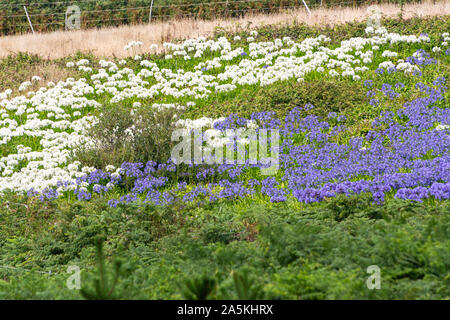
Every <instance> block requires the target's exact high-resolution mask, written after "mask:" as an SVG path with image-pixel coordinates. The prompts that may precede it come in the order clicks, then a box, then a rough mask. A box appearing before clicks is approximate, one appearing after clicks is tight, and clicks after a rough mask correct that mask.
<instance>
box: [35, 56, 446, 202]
mask: <svg viewBox="0 0 450 320" xmlns="http://www.w3.org/2000/svg"><path fill="white" fill-rule="evenodd" d="M414 62H416V63H417V61H414ZM420 62H422V61H420ZM444 83H445V79H444V78H443V77H439V78H438V79H436V80H435V81H434V82H433V86H434V87H433V86H426V85H425V84H423V83H421V82H418V83H417V84H416V88H418V89H419V90H420V91H421V92H423V93H424V94H426V96H425V97H421V98H417V99H415V100H413V101H411V102H408V103H405V104H404V106H403V108H400V109H398V110H397V111H395V112H393V111H381V112H380V114H379V116H378V117H377V118H376V119H375V120H374V121H373V122H372V129H371V130H370V131H368V132H367V134H366V135H365V136H354V137H352V138H350V139H349V140H348V141H347V142H346V143H341V144H340V143H337V142H335V141H336V139H335V138H336V137H337V136H338V135H339V134H341V133H343V132H345V131H346V126H345V121H346V118H345V116H343V115H340V116H338V115H337V114H336V113H330V114H329V115H328V117H327V119H325V120H324V119H321V118H319V117H317V116H315V115H305V111H307V110H310V109H312V108H314V106H312V105H311V104H307V105H306V106H305V107H297V108H295V109H293V110H291V111H290V112H289V113H288V114H287V115H286V117H285V119H284V121H281V120H280V119H277V118H276V117H275V113H274V112H258V113H253V114H252V115H251V117H250V118H249V119H250V120H255V121H256V122H257V123H258V125H259V127H260V128H267V129H278V130H279V132H280V136H281V138H282V143H281V146H280V150H282V152H281V153H280V159H279V160H280V170H279V171H278V173H277V174H276V175H275V176H271V177H260V178H257V179H254V178H256V177H257V176H256V175H255V174H253V175H255V176H254V177H253V178H248V176H249V175H252V173H251V172H254V171H252V170H253V169H254V168H259V167H261V166H262V165H261V164H256V165H255V164H249V163H248V162H247V163H246V164H243V165H230V164H224V165H216V166H208V167H205V166H196V165H191V169H192V168H194V169H196V171H195V172H196V174H195V175H194V176H191V175H189V174H188V173H186V172H180V168H179V167H177V166H176V165H175V164H173V163H172V162H170V161H169V162H168V163H165V164H157V163H155V162H153V161H150V162H148V163H146V164H143V163H123V164H122V172H121V175H120V176H115V175H113V174H111V173H108V172H104V171H102V170H96V171H94V172H92V173H90V174H87V175H86V176H84V177H81V178H78V179H77V181H76V183H75V185H76V189H75V191H74V192H75V195H76V196H77V198H78V199H79V200H85V201H87V200H90V199H91V198H92V197H93V196H103V197H108V198H110V197H111V196H107V195H105V194H106V193H108V192H109V191H110V190H111V189H116V188H119V190H121V191H122V193H123V194H124V195H123V196H121V197H120V198H117V199H109V202H108V203H109V205H110V206H113V207H115V206H117V205H118V204H120V203H130V202H134V201H137V200H142V201H144V202H150V203H154V204H156V205H165V204H168V203H171V202H173V201H175V200H176V199H178V200H182V201H184V202H195V201H209V202H214V201H218V200H220V199H231V200H233V199H242V198H245V197H251V196H253V195H255V194H260V195H263V196H267V197H268V198H269V199H270V201H271V202H283V201H287V200H288V199H289V198H291V199H296V200H297V201H300V202H303V203H312V202H320V201H322V200H323V199H325V198H330V197H335V196H336V195H338V194H346V195H351V194H360V193H366V192H367V193H371V194H372V196H373V199H374V201H375V202H377V203H382V202H383V201H384V199H385V196H386V195H387V194H390V195H391V196H394V197H396V198H399V199H410V200H415V201H422V200H423V199H426V198H435V199H437V200H444V199H449V198H450V183H449V182H448V178H449V176H450V154H449V148H450V135H449V129H448V128H444V129H442V130H437V129H436V128H435V127H436V123H438V124H440V125H449V124H450V108H440V107H439V106H437V105H436V102H438V101H442V100H444V93H445V92H446V90H447V87H445V86H444ZM372 84H373V83H372V81H366V86H367V87H372ZM401 87H402V88H403V86H401ZM370 92H375V91H374V90H373V89H371V91H370ZM381 92H382V93H383V94H385V95H386V96H388V97H389V98H390V99H394V98H396V97H397V95H398V94H397V93H395V91H394V90H393V88H392V86H390V85H388V84H384V85H383V86H382V88H381ZM249 119H246V118H241V117H239V116H238V115H236V114H233V115H230V116H229V117H227V118H226V119H225V120H224V121H222V122H219V123H216V125H215V128H216V129H219V130H226V129H232V128H239V127H242V126H245V124H246V123H247V120H249ZM298 139H300V141H301V142H300V143H299V142H298V141H297V140H298ZM185 176H186V177H185ZM185 178H186V179H185ZM189 179H191V180H190V183H189V184H188V183H187V182H186V180H189ZM192 179H193V180H192ZM64 184H65V185H67V183H61V184H59V186H61V185H64ZM29 196H39V197H40V199H41V200H43V201H44V200H54V199H57V198H58V197H59V196H61V194H60V193H58V192H57V191H56V190H51V189H46V190H44V191H43V192H42V193H41V194H38V193H36V192H34V191H33V190H30V192H29Z"/></svg>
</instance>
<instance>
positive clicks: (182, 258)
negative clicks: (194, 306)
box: [0, 16, 450, 299]
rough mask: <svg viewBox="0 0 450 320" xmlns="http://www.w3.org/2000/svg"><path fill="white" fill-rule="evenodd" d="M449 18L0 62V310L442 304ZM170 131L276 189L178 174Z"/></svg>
mask: <svg viewBox="0 0 450 320" xmlns="http://www.w3.org/2000/svg"><path fill="white" fill-rule="evenodd" d="M449 18H450V17H449V16H441V17H430V18H413V19H408V20H399V19H385V20H383V21H382V25H383V27H384V28H385V30H381V31H380V30H379V31H377V32H376V31H375V30H370V29H366V27H367V25H366V23H365V22H354V23H348V24H345V25H337V26H334V27H332V28H327V27H317V26H308V25H304V24H293V25H283V26H280V25H278V26H277V25H272V26H265V27H261V28H258V29H256V30H253V31H251V32H250V31H248V32H245V31H239V32H236V33H231V32H229V31H227V30H223V29H218V30H216V31H215V33H214V35H213V36H212V37H211V38H210V39H196V40H195V39H194V40H193V39H191V40H186V41H184V42H178V43H176V44H168V45H166V47H165V50H164V51H165V52H164V53H163V52H160V51H158V50H157V48H155V47H152V48H149V46H150V45H151V43H144V44H141V43H138V42H131V43H130V44H129V45H128V46H127V49H123V50H124V51H125V52H127V55H128V56H129V57H128V58H125V59H122V58H114V59H109V60H104V59H101V58H99V57H96V56H94V55H92V54H84V53H78V54H76V55H72V56H69V57H65V58H60V59H53V60H50V59H43V58H41V57H38V56H34V55H30V54H18V55H12V56H9V57H8V58H6V59H2V60H0V66H1V69H0V70H1V71H0V84H1V86H0V118H1V120H0V193H1V203H2V205H1V206H0V299H82V298H118V299H182V298H189V299H448V298H450V290H449V288H450V273H449V272H450V233H449V232H450V215H449V212H450V202H449V200H448V199H449V198H450V191H449V181H448V177H449V170H450V161H449V160H450V158H449V157H450V155H449V147H450V135H449V133H450V130H449V125H450V113H449V110H450V109H449V93H448V81H449V76H450V49H449V46H448V42H449V41H450V37H449V34H448V30H450V19H449ZM130 40H133V39H130ZM37 76H39V77H37ZM68 78H69V79H68ZM48 82H51V83H50V84H49V83H48ZM174 117H175V118H174ZM205 117H209V118H205ZM174 119H175V120H179V119H181V121H178V122H177V124H175V120H174ZM176 125H178V126H185V127H189V126H193V127H197V128H198V127H200V126H204V127H206V128H209V127H211V126H214V127H215V128H216V129H218V130H225V129H227V128H228V129H230V128H240V127H245V126H250V125H252V126H253V125H255V126H256V127H257V128H258V130H260V129H263V128H268V129H271V130H279V131H280V135H281V141H280V145H281V149H280V154H279V159H280V166H279V169H278V171H277V172H276V173H275V174H273V175H271V176H264V175H262V174H261V171H260V169H261V167H262V166H261V165H259V164H258V165H249V164H244V165H236V164H235V165H229V166H227V165H222V164H212V165H206V164H202V165H194V166H188V165H185V166H183V165H180V166H174V165H173V163H171V162H170V161H169V162H166V160H167V159H168V158H169V156H170V151H171V150H172V148H173V144H171V143H170V142H169V140H170V135H171V133H172V131H173V130H175V129H176V128H177V127H176ZM271 143H274V141H273V140H272V141H271ZM149 150H151V151H149ZM153 161H157V162H158V163H155V162H153ZM374 265H375V266H378V267H379V270H380V272H381V287H380V289H378V290H371V289H369V288H368V286H367V280H368V278H369V276H370V273H368V272H367V268H368V267H369V266H374ZM70 266H77V267H79V268H80V270H81V289H82V290H70V289H69V288H68V286H67V281H68V279H69V277H70V276H71V274H72V273H71V272H68V268H69V267H70ZM105 279H106V280H105ZM96 281H97V282H96ZM96 283H99V284H100V285H98V286H96ZM112 286H114V289H113V290H111V287H112ZM243 288H245V289H248V290H243Z"/></svg>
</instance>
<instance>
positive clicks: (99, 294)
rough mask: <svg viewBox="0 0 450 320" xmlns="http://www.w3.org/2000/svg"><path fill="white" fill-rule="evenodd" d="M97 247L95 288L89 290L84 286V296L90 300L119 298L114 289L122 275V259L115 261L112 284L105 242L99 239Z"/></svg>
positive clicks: (82, 292) (82, 291)
mask: <svg viewBox="0 0 450 320" xmlns="http://www.w3.org/2000/svg"><path fill="white" fill-rule="evenodd" d="M96 249H97V273H98V274H97V278H96V279H94V290H93V291H92V290H88V289H86V287H83V288H82V289H81V291H80V293H81V295H82V296H83V298H85V299H88V300H111V299H117V298H118V297H117V296H115V295H114V289H115V288H116V285H117V282H118V281H119V277H120V272H121V270H120V268H121V264H122V263H121V262H120V260H115V261H114V263H113V270H114V275H113V279H112V282H111V284H109V282H108V275H107V270H106V266H105V256H104V254H103V242H102V240H98V241H97V244H96Z"/></svg>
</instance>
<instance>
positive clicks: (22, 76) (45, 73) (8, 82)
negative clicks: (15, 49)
mask: <svg viewBox="0 0 450 320" xmlns="http://www.w3.org/2000/svg"><path fill="white" fill-rule="evenodd" d="M0 70H1V72H0V92H1V91H4V90H6V89H8V88H11V89H13V96H15V95H17V94H19V92H18V90H17V84H18V83H22V82H24V81H30V80H31V78H32V77H33V76H39V77H41V79H42V80H41V81H38V82H33V86H31V87H30V88H29V90H37V89H39V88H40V87H42V86H46V85H47V83H48V82H49V81H53V82H55V83H57V82H58V81H61V80H66V79H67V78H68V77H77V76H79V75H78V72H77V71H75V70H69V69H67V68H65V67H64V64H62V63H57V62H55V61H52V60H40V59H36V60H34V59H31V60H28V61H20V59H18V58H17V57H14V58H13V59H11V60H10V61H2V63H0Z"/></svg>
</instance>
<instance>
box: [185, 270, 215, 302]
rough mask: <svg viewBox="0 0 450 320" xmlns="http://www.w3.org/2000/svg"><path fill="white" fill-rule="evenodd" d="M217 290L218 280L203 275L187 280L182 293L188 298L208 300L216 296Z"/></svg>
mask: <svg viewBox="0 0 450 320" xmlns="http://www.w3.org/2000/svg"><path fill="white" fill-rule="evenodd" d="M216 290H217V280H216V279H214V278H210V277H208V276H206V275H203V276H202V277H198V278H194V279H188V280H186V281H185V284H184V288H183V289H182V294H183V297H184V298H185V299H187V300H208V299H212V298H213V297H214V296H215V294H216Z"/></svg>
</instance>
